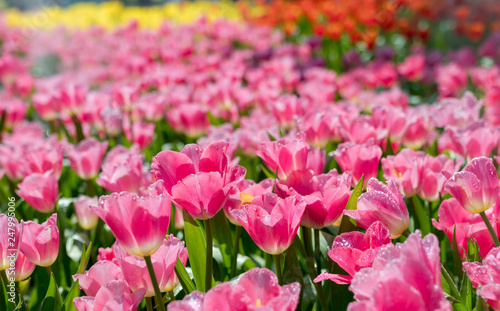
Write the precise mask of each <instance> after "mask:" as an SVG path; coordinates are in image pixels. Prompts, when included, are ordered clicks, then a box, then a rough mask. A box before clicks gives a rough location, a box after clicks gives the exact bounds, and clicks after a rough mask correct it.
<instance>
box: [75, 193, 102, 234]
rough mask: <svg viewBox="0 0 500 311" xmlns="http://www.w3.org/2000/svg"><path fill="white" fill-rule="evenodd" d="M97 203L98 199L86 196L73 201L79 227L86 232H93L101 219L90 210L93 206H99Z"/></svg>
mask: <svg viewBox="0 0 500 311" xmlns="http://www.w3.org/2000/svg"><path fill="white" fill-rule="evenodd" d="M97 203H98V201H97V197H92V198H91V197H88V196H86V195H81V196H79V197H78V198H77V199H76V200H74V201H73V206H74V207H75V214H76V220H77V221H78V225H80V227H82V228H83V229H85V230H91V229H93V228H94V227H95V226H97V222H98V220H99V217H97V215H96V214H94V212H92V210H91V209H90V207H91V206H97Z"/></svg>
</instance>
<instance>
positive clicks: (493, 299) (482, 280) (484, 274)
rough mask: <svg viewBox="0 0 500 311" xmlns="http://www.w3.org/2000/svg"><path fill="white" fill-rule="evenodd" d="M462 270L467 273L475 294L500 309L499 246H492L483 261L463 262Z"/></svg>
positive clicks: (495, 308) (496, 309)
mask: <svg viewBox="0 0 500 311" xmlns="http://www.w3.org/2000/svg"><path fill="white" fill-rule="evenodd" d="M463 267H464V271H465V272H467V274H468V275H469V279H470V280H471V282H472V285H473V286H474V288H477V289H478V290H477V294H478V295H479V296H481V297H483V299H485V300H486V302H487V303H488V304H489V305H490V307H492V308H493V310H495V311H498V310H500V247H496V248H493V249H492V250H491V251H490V252H489V253H488V255H487V256H486V257H485V258H484V260H483V262H464V263H463Z"/></svg>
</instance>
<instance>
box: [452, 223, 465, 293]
mask: <svg viewBox="0 0 500 311" xmlns="http://www.w3.org/2000/svg"><path fill="white" fill-rule="evenodd" d="M456 233H457V226H456V225H455V227H454V228H453V245H452V248H453V262H454V263H455V272H456V273H457V276H458V283H459V284H460V283H461V282H462V278H463V271H462V260H461V259H460V255H459V253H458V244H457V234H456Z"/></svg>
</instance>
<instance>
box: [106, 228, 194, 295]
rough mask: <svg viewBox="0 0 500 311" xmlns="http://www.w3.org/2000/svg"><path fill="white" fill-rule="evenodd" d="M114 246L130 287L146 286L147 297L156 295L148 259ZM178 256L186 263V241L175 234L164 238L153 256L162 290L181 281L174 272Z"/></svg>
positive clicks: (166, 290) (134, 288) (170, 287)
mask: <svg viewBox="0 0 500 311" xmlns="http://www.w3.org/2000/svg"><path fill="white" fill-rule="evenodd" d="M113 248H114V251H115V254H116V258H117V261H118V264H119V265H120V268H121V270H122V271H123V275H124V277H125V280H126V281H127V284H128V285H129V286H130V288H131V289H132V290H133V291H134V290H137V289H140V288H145V289H146V297H152V296H154V295H155V291H154V288H153V284H152V283H151V277H150V276H149V273H148V268H147V266H146V261H145V260H144V259H143V258H140V257H136V256H131V255H129V254H127V253H126V252H125V251H124V250H123V249H122V248H121V247H120V246H119V245H115V246H114V247H113ZM177 258H179V259H180V260H181V262H182V264H183V265H186V262H187V259H188V253H187V248H185V247H184V242H181V241H180V240H179V239H177V238H175V237H174V236H173V235H170V236H168V241H167V240H164V241H163V244H162V246H160V248H159V249H158V250H157V251H156V252H155V253H154V254H153V255H152V256H151V262H152V263H153V269H154V271H155V275H156V279H157V280H158V286H159V287H160V291H162V292H168V291H171V290H173V289H174V287H175V286H177V284H178V283H179V280H178V278H177V276H176V274H175V272H174V268H175V264H176V263H177Z"/></svg>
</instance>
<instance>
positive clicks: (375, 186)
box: [344, 178, 410, 239]
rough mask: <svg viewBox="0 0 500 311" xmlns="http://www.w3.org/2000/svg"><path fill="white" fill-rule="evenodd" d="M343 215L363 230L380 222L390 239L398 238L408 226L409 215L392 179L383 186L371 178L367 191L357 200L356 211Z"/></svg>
mask: <svg viewBox="0 0 500 311" xmlns="http://www.w3.org/2000/svg"><path fill="white" fill-rule="evenodd" d="M344 214H345V215H347V216H349V217H351V218H353V219H354V220H356V222H357V223H358V226H360V227H362V228H365V229H366V228H368V227H369V226H370V225H371V224H372V223H374V222H376V221H380V222H381V223H382V224H383V225H384V226H386V227H387V228H389V232H390V234H391V239H396V238H398V237H399V236H400V235H401V234H402V233H403V231H405V230H406V229H407V228H408V225H409V224H410V215H409V214H408V209H407V207H406V204H405V201H404V200H403V195H402V194H401V193H400V192H399V190H398V186H397V184H396V182H395V181H394V180H392V179H391V180H389V182H388V184H387V185H384V183H382V182H380V181H378V180H376V179H375V178H371V179H370V180H369V181H368V188H367V191H366V192H365V193H363V194H362V195H361V196H360V197H359V198H358V209H357V210H346V211H344Z"/></svg>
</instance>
